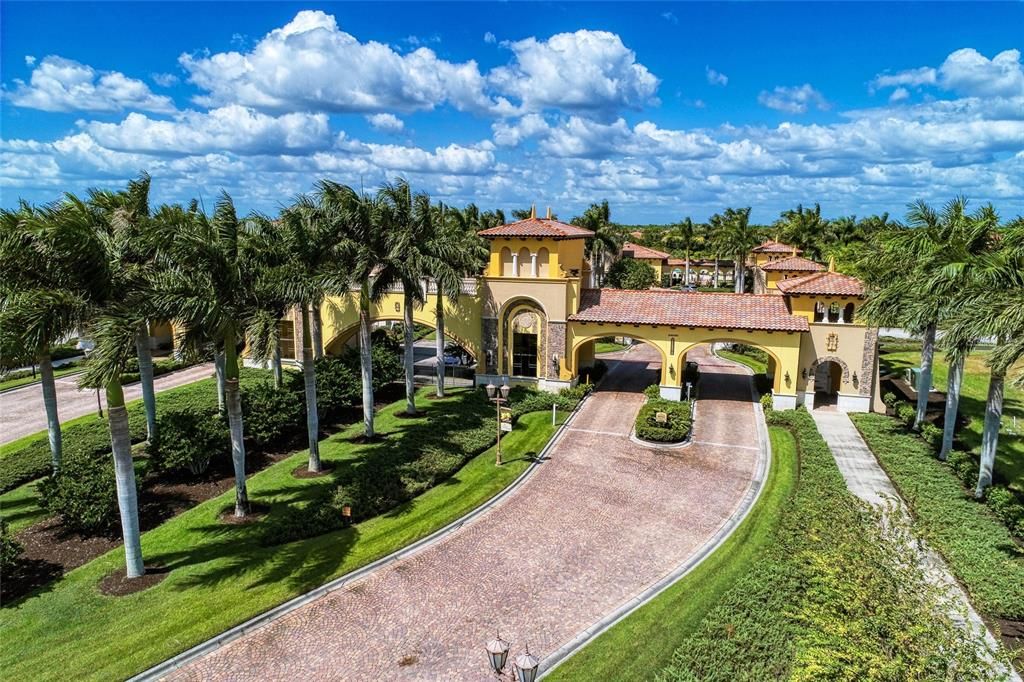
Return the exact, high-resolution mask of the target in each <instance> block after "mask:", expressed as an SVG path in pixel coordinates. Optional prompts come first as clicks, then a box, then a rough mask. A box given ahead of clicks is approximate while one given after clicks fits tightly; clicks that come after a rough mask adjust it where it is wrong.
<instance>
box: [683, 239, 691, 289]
mask: <svg viewBox="0 0 1024 682" xmlns="http://www.w3.org/2000/svg"><path fill="white" fill-rule="evenodd" d="M683 277H684V278H685V281H684V282H683V284H684V287H683V288H684V289H685V288H686V287H688V286H690V246H689V245H687V246H686V274H685V275H683Z"/></svg>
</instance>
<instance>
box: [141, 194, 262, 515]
mask: <svg viewBox="0 0 1024 682" xmlns="http://www.w3.org/2000/svg"><path fill="white" fill-rule="evenodd" d="M251 227H252V225H251V224H247V223H245V222H243V221H240V220H239V219H238V216H237V214H236V212H235V206H234V203H233V202H232V201H231V197H230V196H228V195H227V193H222V194H221V197H220V199H219V200H218V201H217V205H216V208H215V210H214V214H213V217H212V218H208V217H207V216H206V215H205V214H203V213H202V212H200V211H199V210H198V209H197V208H196V207H195V204H194V203H193V205H192V207H190V209H189V210H187V211H186V210H182V209H180V208H178V209H176V210H172V211H168V212H167V214H166V215H165V220H162V221H161V222H160V223H159V224H157V226H156V228H155V229H156V230H158V231H159V233H160V244H161V250H162V251H163V253H164V265H165V269H164V271H162V272H160V273H158V274H157V276H156V279H155V281H154V287H153V288H154V291H153V296H152V300H153V303H154V307H155V308H156V310H157V311H158V313H159V314H160V316H161V317H164V318H166V319H174V320H176V321H178V322H179V324H180V325H181V327H182V329H183V332H182V334H181V336H180V339H181V345H182V347H183V349H185V350H186V351H190V352H197V351H198V350H199V349H202V348H205V347H208V346H209V345H210V344H211V343H212V344H214V345H215V346H218V347H220V351H221V352H222V353H223V356H224V360H223V362H224V407H225V411H226V412H227V417H228V427H229V430H230V433H231V461H232V465H233V467H234V474H235V516H237V517H244V516H246V515H247V514H248V513H249V497H248V491H247V489H246V484H245V437H244V436H245V433H244V432H245V425H244V422H243V417H242V401H241V393H240V389H239V384H238V379H239V361H238V354H239V351H240V349H241V348H242V347H244V340H245V337H246V332H247V321H249V320H251V319H252V318H253V313H254V311H255V310H257V309H258V307H259V306H258V305H257V303H256V301H254V296H253V292H254V291H256V289H257V283H256V279H257V277H258V276H259V273H261V272H262V271H263V270H264V269H265V267H264V262H263V259H264V258H265V257H266V254H265V252H263V251H261V250H260V249H259V248H255V247H254V243H253V240H251V239H250V238H249V237H250V235H249V234H248V233H247V230H250V229H251ZM258 244H259V243H258V242H256V243H255V246H258Z"/></svg>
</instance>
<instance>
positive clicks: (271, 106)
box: [179, 10, 493, 113]
mask: <svg viewBox="0 0 1024 682" xmlns="http://www.w3.org/2000/svg"><path fill="white" fill-rule="evenodd" d="M179 62H180V63H181V65H182V66H183V67H184V68H185V69H186V70H187V71H188V72H189V74H190V80H191V81H192V82H193V83H194V84H196V85H197V86H198V87H200V88H202V89H203V90H206V91H207V93H208V94H206V95H202V96H200V97H198V98H197V99H196V101H197V102H198V103H200V104H204V105H213V106H216V105H222V104H228V103H236V104H242V105H245V106H251V107H257V108H260V109H267V110H278V111H284V110H288V111H294V110H315V111H331V112H361V113H371V112H382V111H387V110H397V111H414V110H427V109H433V108H434V107H436V106H438V105H441V104H443V103H445V102H448V103H450V104H452V105H453V106H455V107H456V108H458V109H462V110H486V109H488V108H490V107H491V106H493V102H490V101H489V100H488V99H487V98H486V96H485V95H484V94H483V87H484V80H483V77H482V76H481V75H480V71H479V69H478V68H477V65H476V62H474V61H468V62H464V63H461V64H458V63H453V62H448V61H445V60H443V59H440V58H439V57H438V56H437V55H436V54H435V53H434V52H433V51H432V50H429V49H427V48H424V47H421V48H419V49H416V50H413V51H412V52H410V53H408V54H404V55H403V54H399V53H398V52H395V51H394V50H393V49H391V48H390V47H389V46H387V45H384V44H382V43H378V42H375V41H368V42H365V43H361V42H359V40H357V39H356V38H355V37H354V36H352V35H350V34H348V33H345V32H344V31H342V30H341V29H340V28H339V27H338V25H337V22H336V21H335V19H334V17H333V16H331V15H329V14H325V13H324V12H320V11H311V10H303V11H301V12H299V13H298V14H296V15H295V18H294V19H293V20H292V21H291V22H289V23H288V24H286V25H285V26H283V27H282V28H278V29H274V30H273V31H271V32H270V33H268V34H267V35H266V36H264V37H263V38H262V39H261V40H260V41H259V42H257V43H256V45H255V46H254V47H253V48H252V50H251V51H249V52H246V53H244V54H243V53H240V52H222V53H217V54H213V55H209V56H205V55H203V56H195V55H189V54H183V55H182V56H181V57H180V58H179Z"/></svg>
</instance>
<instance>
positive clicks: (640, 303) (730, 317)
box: [569, 289, 810, 332]
mask: <svg viewBox="0 0 1024 682" xmlns="http://www.w3.org/2000/svg"><path fill="white" fill-rule="evenodd" d="M569 319H570V320H572V321H576V322H611V323H618V324H663V325H674V326H678V327H704V328H708V329H754V330H764V331H789V332H805V331H808V330H809V329H810V327H808V325H807V318H805V317H802V316H799V315H792V314H790V312H789V308H787V307H786V301H785V299H784V298H783V297H782V296H776V295H774V294H762V295H754V294H712V293H699V292H688V291H672V290H664V289H662V290H653V289H646V290H643V291H637V290H633V289H584V290H583V293H582V294H581V296H580V308H579V311H578V312H577V313H576V314H575V315H570V316H569Z"/></svg>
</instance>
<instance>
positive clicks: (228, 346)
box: [224, 329, 249, 518]
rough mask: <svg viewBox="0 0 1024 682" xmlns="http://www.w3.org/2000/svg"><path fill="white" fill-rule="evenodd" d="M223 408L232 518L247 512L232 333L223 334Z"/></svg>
mask: <svg viewBox="0 0 1024 682" xmlns="http://www.w3.org/2000/svg"><path fill="white" fill-rule="evenodd" d="M224 406H225V407H226V408H227V413H228V430H229V431H230V432H231V464H232V466H233V467H234V470H235V516H236V517H239V518H243V517H245V516H246V515H247V514H248V513H249V492H248V490H246V487H245V425H244V423H243V421H242V395H241V391H240V390H239V387H238V351H237V349H236V348H235V331H234V329H231V330H229V331H228V333H227V334H225V335H224Z"/></svg>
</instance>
